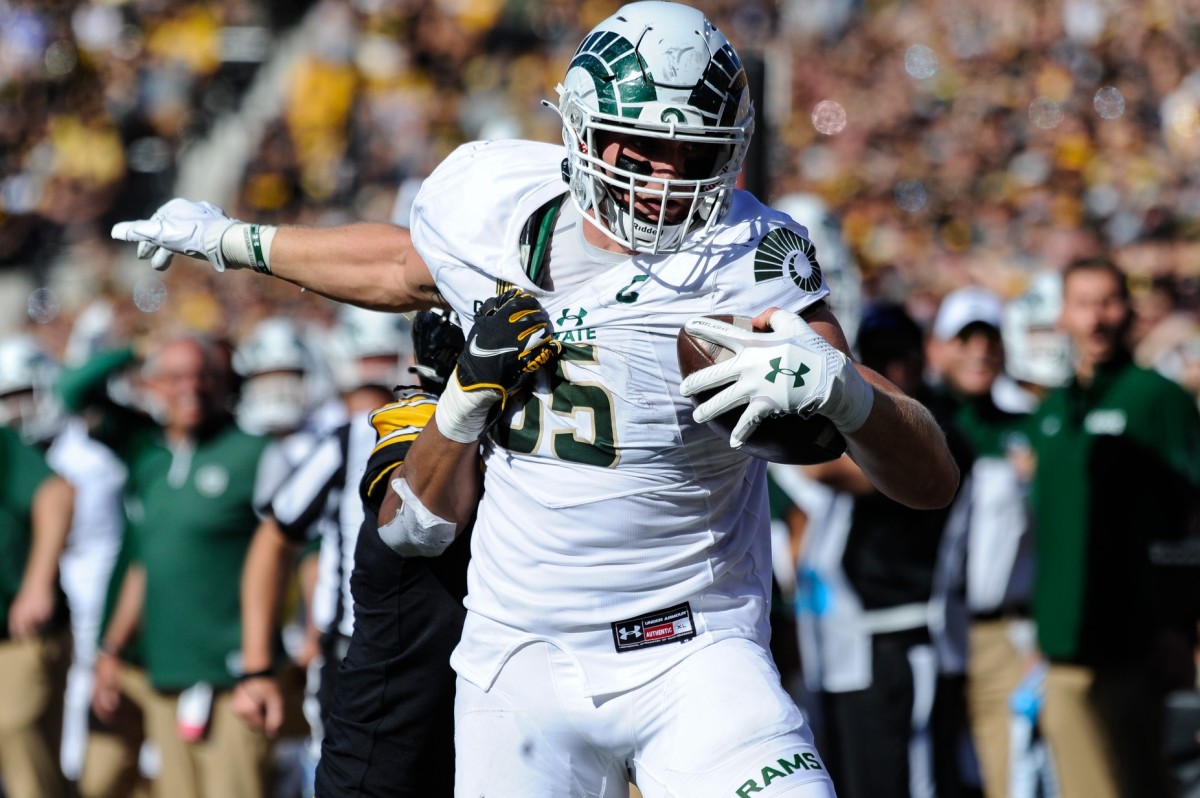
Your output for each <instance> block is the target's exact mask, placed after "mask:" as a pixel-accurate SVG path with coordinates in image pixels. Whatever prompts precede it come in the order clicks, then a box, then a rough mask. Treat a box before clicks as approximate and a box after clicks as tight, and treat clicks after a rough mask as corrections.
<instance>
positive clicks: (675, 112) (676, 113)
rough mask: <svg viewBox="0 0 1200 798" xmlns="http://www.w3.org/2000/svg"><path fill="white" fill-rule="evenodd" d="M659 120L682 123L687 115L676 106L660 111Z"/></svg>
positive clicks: (685, 121)
mask: <svg viewBox="0 0 1200 798" xmlns="http://www.w3.org/2000/svg"><path fill="white" fill-rule="evenodd" d="M659 121H661V122H678V123H679V124H681V125H682V124H686V123H687V117H686V116H684V115H683V111H681V110H679V109H678V108H668V109H666V110H665V111H663V112H662V116H660V117H659Z"/></svg>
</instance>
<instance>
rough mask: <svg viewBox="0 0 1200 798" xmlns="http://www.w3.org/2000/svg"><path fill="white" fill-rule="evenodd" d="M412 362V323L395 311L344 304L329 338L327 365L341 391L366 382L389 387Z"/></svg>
mask: <svg viewBox="0 0 1200 798" xmlns="http://www.w3.org/2000/svg"><path fill="white" fill-rule="evenodd" d="M411 362H412V327H411V324H410V323H409V320H408V319H407V318H406V317H404V316H403V315H401V314H398V313H383V312H380V311H375V310H366V309H365V308H360V307H355V306H354V305H345V306H343V307H342V308H340V309H339V310H338V316H337V322H336V324H335V327H334V330H333V334H332V335H331V336H330V340H329V367H330V370H331V371H332V372H333V379H334V383H335V384H336V385H337V389H338V390H339V391H341V392H342V393H347V392H349V391H353V390H354V389H356V388H362V387H366V386H380V387H383V388H387V389H388V390H391V389H392V388H393V387H395V386H396V385H398V384H400V383H403V382H404V381H405V379H406V375H407V373H408V367H409V365H410V364H411Z"/></svg>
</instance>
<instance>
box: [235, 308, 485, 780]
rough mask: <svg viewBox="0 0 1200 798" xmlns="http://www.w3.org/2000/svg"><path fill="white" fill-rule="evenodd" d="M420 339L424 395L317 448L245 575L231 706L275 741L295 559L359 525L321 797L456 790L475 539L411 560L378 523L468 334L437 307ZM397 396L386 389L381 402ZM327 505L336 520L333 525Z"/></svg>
mask: <svg viewBox="0 0 1200 798" xmlns="http://www.w3.org/2000/svg"><path fill="white" fill-rule="evenodd" d="M412 341H413V352H414V356H415V359H416V365H415V366H414V367H413V368H412V371H413V372H415V373H416V374H417V375H418V379H419V381H420V385H421V387H420V389H417V388H415V387H414V388H403V389H399V390H398V392H397V394H396V396H395V397H394V399H393V401H391V402H390V403H387V404H385V405H384V406H383V407H379V408H377V409H375V410H374V412H372V413H370V419H371V423H370V424H368V423H367V414H366V412H365V411H364V412H363V413H358V414H356V415H355V418H353V419H352V420H351V422H350V423H348V424H346V425H344V426H342V427H341V428H339V429H338V430H336V431H335V432H334V433H333V434H332V435H330V436H329V438H327V439H326V440H325V441H323V442H322V443H320V444H319V445H318V446H317V447H316V449H315V451H314V452H313V453H312V454H311V456H310V457H309V458H308V459H307V461H306V462H305V463H304V464H303V465H302V466H301V467H300V468H299V469H298V470H297V471H296V472H295V473H294V474H293V475H292V476H291V477H290V478H289V479H288V480H287V481H286V482H285V483H284V485H283V486H282V487H281V488H280V490H279V491H278V492H277V493H276V495H275V497H274V498H273V499H272V501H271V513H272V518H271V519H270V520H269V521H268V522H267V523H264V525H263V526H261V527H260V528H259V530H258V532H257V533H256V535H255V541H254V543H253V545H252V547H251V552H250V555H249V557H248V558H247V563H246V567H245V570H244V572H243V575H242V597H243V601H242V617H243V641H242V650H243V656H244V658H245V661H246V663H247V670H248V673H246V674H245V675H243V677H242V679H241V681H240V683H239V686H238V689H237V692H236V693H235V696H234V706H235V709H236V711H237V712H238V714H239V715H240V716H241V717H242V719H243V720H245V721H246V722H247V723H249V724H250V726H251V727H252V728H255V729H262V730H265V731H266V732H268V733H269V734H276V733H277V732H279V730H280V728H281V727H282V726H283V723H284V705H285V701H284V697H283V693H282V691H281V689H280V685H279V683H278V682H277V681H276V677H277V672H276V669H275V668H274V667H273V664H272V656H271V651H272V639H273V634H272V630H273V629H274V627H275V624H276V618H275V615H276V610H275V608H276V607H277V605H278V599H279V595H278V593H279V586H280V584H281V582H280V579H281V577H282V575H283V574H284V573H285V568H286V567H287V564H288V562H289V561H290V557H289V556H288V555H289V554H290V553H291V552H292V551H293V550H294V549H295V548H296V547H297V546H298V545H299V543H301V542H303V540H304V539H305V537H306V536H308V535H311V534H313V533H316V534H320V533H321V530H322V529H323V528H326V527H328V526H330V525H332V526H333V527H334V528H335V529H338V530H341V531H340V535H339V536H348V535H349V534H350V532H351V530H349V529H348V528H347V523H348V520H350V519H352V520H353V530H352V532H353V533H355V537H356V543H355V544H354V545H353V546H352V551H351V552H350V562H348V563H346V564H345V565H344V566H343V565H342V564H341V563H340V562H339V563H338V565H337V570H338V571H339V572H340V571H342V570H347V571H349V573H347V574H346V575H345V579H344V581H345V582H346V583H347V584H348V585H349V589H350V593H351V594H352V596H353V607H352V608H351V607H341V606H339V608H338V609H337V611H336V612H333V611H326V612H325V613H324V614H326V615H329V616H331V617H330V618H329V619H328V623H327V624H326V626H327V627H329V628H327V630H326V633H325V634H324V636H323V644H322V652H323V656H324V658H325V667H323V668H310V670H309V677H310V679H313V678H314V677H315V679H316V684H314V685H313V687H316V691H315V692H316V697H317V698H318V700H319V701H320V703H321V708H320V712H319V714H318V713H309V712H308V711H307V709H308V708H307V707H306V715H309V718H308V720H309V723H310V726H312V728H313V737H314V739H315V743H316V745H317V746H319V750H320V761H319V764H318V767H317V775H316V791H317V794H318V795H358V796H364V797H365V796H380V798H382V796H399V797H400V798H404V796H422V798H431V797H435V796H439V795H444V796H447V798H448V796H450V795H451V794H452V790H453V783H454V782H453V771H454V743H453V728H454V727H453V719H454V672H453V670H452V669H451V668H450V652H451V650H452V649H453V648H454V646H455V644H456V643H457V642H458V638H459V634H460V633H461V631H462V623H463V616H464V614H465V610H464V609H463V605H462V599H463V596H464V595H465V594H466V568H467V558H468V556H469V545H470V543H469V536H468V535H464V536H462V537H460V538H459V540H458V541H456V542H455V543H454V545H453V546H451V547H450V549H449V551H447V552H446V553H445V554H444V555H442V556H440V557H437V558H425V557H421V558H406V557H402V556H400V555H398V554H396V553H395V552H393V551H392V550H390V549H389V548H388V547H387V546H385V545H384V544H383V542H382V541H381V540H380V537H379V533H378V530H377V528H376V521H375V518H376V516H377V514H378V512H379V506H380V504H381V503H382V501H383V497H384V494H385V491H386V490H387V486H388V478H387V477H388V475H389V474H390V472H391V471H392V470H394V469H395V468H396V467H397V466H399V465H400V464H401V463H402V462H403V459H404V455H405V453H406V452H407V451H408V448H409V446H411V444H412V441H413V439H414V438H416V436H417V433H418V432H419V431H420V429H421V427H423V426H424V425H425V423H426V422H427V421H428V420H429V418H430V417H431V416H432V414H433V406H434V402H435V401H436V396H437V394H439V393H441V391H442V389H443V388H444V387H445V384H446V380H447V378H448V377H449V376H450V374H451V372H452V371H453V370H454V366H455V362H456V360H457V358H458V354H459V352H461V351H462V343H463V336H462V330H461V328H460V327H459V326H458V325H457V323H456V322H455V320H454V319H453V318H452V316H451V315H450V314H446V313H442V312H441V311H433V310H430V311H422V312H421V313H418V314H417V315H416V317H415V319H414V321H413V325H412ZM406 348H407V347H406ZM392 360H393V361H394V360H395V357H394V356H393V357H392ZM389 398H393V397H392V396H391V392H390V391H385V392H384V395H383V400H382V401H383V402H387V401H388V399H389ZM339 496H340V498H339ZM360 496H361V500H360ZM350 503H353V505H355V508H356V509H354V508H350V507H349V506H348V505H349V504H350ZM330 507H332V513H333V515H334V516H335V517H334V518H327V517H326V516H327V515H328V514H329V510H328V509H327V508H330ZM364 514H365V518H364ZM360 524H361V528H360V526H359V525H360ZM326 540H328V535H327V537H326ZM346 620H348V621H349V622H348V623H346V622H345V621H346ZM334 671H336V678H332V677H333V676H334Z"/></svg>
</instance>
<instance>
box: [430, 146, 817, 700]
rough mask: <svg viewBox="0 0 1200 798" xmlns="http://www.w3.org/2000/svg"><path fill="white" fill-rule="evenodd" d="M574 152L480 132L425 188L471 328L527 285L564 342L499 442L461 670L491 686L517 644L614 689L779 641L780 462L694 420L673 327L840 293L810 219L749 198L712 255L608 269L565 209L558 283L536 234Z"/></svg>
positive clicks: (434, 256) (442, 280) (594, 691)
mask: <svg viewBox="0 0 1200 798" xmlns="http://www.w3.org/2000/svg"><path fill="white" fill-rule="evenodd" d="M562 160H563V150H562V148H561V147H558V146H551V145H545V144H536V143H531V142H519V141H511V142H484V143H475V144H469V145H465V146H463V147H461V148H459V149H458V150H457V151H456V152H454V153H453V154H452V155H451V156H450V157H449V158H447V159H446V161H445V162H444V163H443V164H442V165H441V166H439V167H438V168H437V170H435V171H434V173H433V174H432V175H431V176H430V177H429V178H428V179H427V180H426V181H425V183H424V185H423V187H422V189H421V192H420V194H419V195H418V197H417V199H416V202H415V205H414V208H413V218H412V233H413V240H414V243H415V245H416V247H417V249H418V251H419V252H420V253H421V256H422V257H423V258H424V260H425V262H426V263H427V264H428V265H429V268H430V270H431V271H432V273H433V276H434V280H435V281H436V283H437V286H438V289H439V290H440V291H441V292H442V294H443V295H444V296H445V297H446V299H447V300H448V301H449V303H450V304H451V305H452V306H453V308H454V310H455V311H457V313H458V314H459V316H460V318H461V319H462V320H463V322H464V325H465V326H466V328H467V331H468V332H469V329H470V325H471V323H472V319H473V316H474V312H475V310H476V309H477V308H478V306H479V304H480V303H481V302H483V301H484V300H485V299H486V298H487V297H490V296H494V295H496V294H497V293H500V292H502V291H503V290H505V289H507V288H509V287H511V286H516V287H519V288H521V289H524V290H525V291H528V292H529V293H531V294H533V295H535V296H537V297H538V299H539V300H540V301H541V303H542V305H543V307H545V309H546V311H547V312H548V313H549V316H550V320H551V323H552V325H553V330H554V335H555V337H556V338H557V339H558V340H559V341H561V342H562V344H563V346H564V351H563V355H562V357H561V359H560V360H559V361H558V363H557V365H555V366H553V367H548V368H547V369H543V371H542V373H540V374H539V375H538V381H537V383H536V388H535V390H534V392H533V395H532V397H531V398H530V400H529V402H528V403H527V404H525V405H524V407H521V408H512V409H511V410H510V412H509V413H508V415H507V416H506V417H505V418H504V419H502V420H501V422H500V423H499V424H498V425H497V427H496V428H495V429H494V430H493V431H492V433H491V434H490V436H489V440H488V441H487V442H486V445H485V447H484V449H485V451H484V458H485V464H486V476H485V482H484V494H483V498H482V499H481V501H480V505H479V512H478V519H477V521H476V523H475V531H474V537H473V540H472V561H471V567H470V574H469V583H468V584H469V591H470V592H469V595H468V598H467V608H468V611H469V612H468V616H467V622H466V628H465V630H464V633H463V641H462V643H461V645H460V646H459V648H458V649H457V651H456V652H455V656H454V660H453V662H454V665H455V668H456V669H457V670H458V671H459V673H460V674H462V676H463V677H464V678H466V679H468V680H470V681H471V682H473V683H475V684H476V685H478V686H480V687H481V688H483V689H487V687H488V685H490V684H491V681H492V680H493V679H494V677H495V675H496V673H497V672H498V670H499V668H500V666H501V665H502V664H503V663H504V661H505V660H506V659H507V657H508V656H509V655H511V654H512V653H513V652H514V651H515V650H516V649H517V648H519V647H520V646H522V645H523V644H524V643H527V642H529V641H531V640H549V641H551V642H553V643H554V644H555V645H557V646H559V647H560V648H562V649H563V650H564V651H566V652H567V653H568V654H570V655H571V656H573V657H575V658H576V660H577V661H578V662H579V664H580V666H581V668H582V670H583V673H584V675H585V678H586V680H587V683H588V692H589V694H590V695H600V694H605V693H611V692H617V691H621V690H625V689H629V688H631V687H634V686H637V685H639V684H642V683H644V682H645V681H647V680H649V679H651V678H653V677H654V676H656V675H657V674H659V673H661V672H662V671H663V670H664V669H666V668H667V667H669V666H670V665H672V664H673V663H675V662H677V661H679V660H680V659H682V658H683V657H685V656H687V655H688V654H690V653H691V652H692V651H695V650H697V649H699V648H700V647H702V646H704V645H707V644H708V643H711V642H714V641H715V640H718V639H721V638H723V637H731V636H740V637H748V638H751V639H756V640H758V641H760V642H761V643H762V644H764V645H765V644H766V642H767V634H768V627H767V611H768V608H769V607H768V605H769V598H770V591H769V580H770V575H771V553H770V540H769V527H770V519H769V515H768V512H767V502H766V487H765V485H766V469H765V463H763V462H761V461H758V460H755V459H753V458H751V457H748V456H746V455H744V454H741V453H739V452H737V451H734V450H733V449H731V448H730V447H729V442H728V439H727V438H725V437H723V436H720V435H718V434H717V433H715V432H713V431H712V430H711V429H710V428H709V427H708V426H707V425H703V424H696V423H695V422H694V421H693V420H692V409H693V403H692V400H691V399H689V398H687V397H684V396H682V395H681V394H680V392H679V383H680V381H681V377H680V371H679V364H678V360H677V355H676V337H677V335H678V333H679V330H680V328H681V327H682V326H683V324H684V322H686V321H687V320H688V319H690V318H694V317H697V316H704V315H708V314H716V313H731V314H739V315H743V316H755V315H758V314H759V313H760V312H762V311H763V310H766V309H767V308H769V307H772V306H777V307H782V308H785V309H788V310H792V311H800V310H803V309H805V308H807V307H809V306H810V305H812V304H813V303H815V302H817V301H819V300H820V299H822V298H823V297H824V296H826V295H827V294H828V289H827V287H826V285H825V282H824V279H823V278H822V275H821V270H820V267H819V265H818V264H817V260H816V257H815V253H814V251H813V248H812V245H811V244H810V243H809V242H808V240H807V238H806V235H805V230H804V228H803V227H801V226H799V225H798V224H797V223H795V222H794V221H792V220H791V219H790V218H789V217H787V216H785V215H783V214H781V213H778V212H776V211H773V210H771V209H769V208H767V207H766V206H764V205H762V204H761V203H759V202H758V200H756V199H755V198H754V197H753V196H751V195H750V194H748V193H745V192H740V191H739V192H736V193H735V194H734V198H733V203H732V206H731V208H730V210H729V213H728V214H727V216H726V219H725V221H724V223H723V224H722V225H720V226H719V228H718V231H717V233H716V234H715V235H714V236H712V237H711V238H710V239H708V240H707V241H706V243H705V244H704V245H703V246H696V247H693V248H692V249H688V250H684V251H683V252H679V253H672V254H660V255H653V256H651V255H635V256H632V257H628V258H620V257H617V258H613V259H611V260H603V259H600V260H597V259H595V258H589V257H586V256H585V251H586V250H585V248H584V247H583V246H574V245H573V242H576V239H574V238H571V237H572V236H581V229H580V228H581V225H583V224H586V223H587V222H585V221H584V220H583V219H582V218H581V217H580V216H579V214H578V213H577V212H576V211H574V209H573V208H570V201H569V200H568V201H567V206H566V208H564V210H563V212H562V213H561V214H560V217H559V219H558V221H557V223H556V229H555V234H554V236H555V240H554V242H553V243H552V244H551V247H550V250H549V255H548V258H549V267H548V270H549V274H550V279H551V280H552V281H553V283H554V284H555V285H564V286H566V287H565V288H564V289H563V290H561V291H546V290H544V289H543V288H542V287H541V286H540V285H538V284H535V282H534V281H533V280H531V279H530V277H529V275H527V274H526V270H525V269H526V267H525V265H524V259H523V258H522V236H521V233H522V228H523V227H524V226H525V224H526V222H527V220H528V219H529V218H530V216H531V215H532V214H534V212H535V211H537V210H538V209H539V208H541V207H542V206H543V205H545V204H546V203H547V202H550V201H552V200H554V199H555V198H556V197H560V196H562V195H563V194H564V193H565V191H566V184H565V183H564V182H563V179H562V176H561V166H560V165H561V163H562ZM578 241H581V239H578ZM526 243H528V242H526ZM581 269H588V270H591V271H592V272H594V276H591V277H587V276H586V274H585V275H583V278H582V279H581V275H580V273H579V270H581Z"/></svg>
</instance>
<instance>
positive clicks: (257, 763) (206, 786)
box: [146, 690, 271, 798]
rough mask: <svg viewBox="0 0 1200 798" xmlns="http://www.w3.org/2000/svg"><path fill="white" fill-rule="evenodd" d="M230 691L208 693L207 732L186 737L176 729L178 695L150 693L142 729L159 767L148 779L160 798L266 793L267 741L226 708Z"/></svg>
mask: <svg viewBox="0 0 1200 798" xmlns="http://www.w3.org/2000/svg"><path fill="white" fill-rule="evenodd" d="M231 695H232V691H230V690H219V691H217V692H216V693H215V694H214V695H213V706H212V715H211V718H210V720H209V725H208V733H207V735H205V737H204V738H203V739H201V740H199V741H197V742H186V741H184V740H183V739H181V738H180V736H179V733H178V732H177V730H176V722H175V717H176V711H177V705H178V702H179V700H178V695H177V694H175V693H161V692H157V691H155V692H153V693H152V694H151V696H150V700H149V702H148V705H147V709H146V731H147V733H148V735H149V737H150V739H151V740H152V741H153V742H154V743H155V745H157V746H158V750H159V753H160V754H161V755H162V766H161V768H160V770H159V775H158V778H157V779H156V780H155V783H154V795H156V796H159V797H160V798H262V796H264V795H265V794H266V792H267V789H266V787H267V773H268V772H269V768H270V754H271V749H270V742H269V741H268V740H267V738H266V736H265V735H262V734H258V733H256V732H253V731H251V730H250V728H249V727H248V726H246V724H245V723H244V722H242V720H241V719H240V718H238V717H237V716H236V715H235V714H233V711H232V710H231V709H230V708H229V702H230V696H231Z"/></svg>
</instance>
